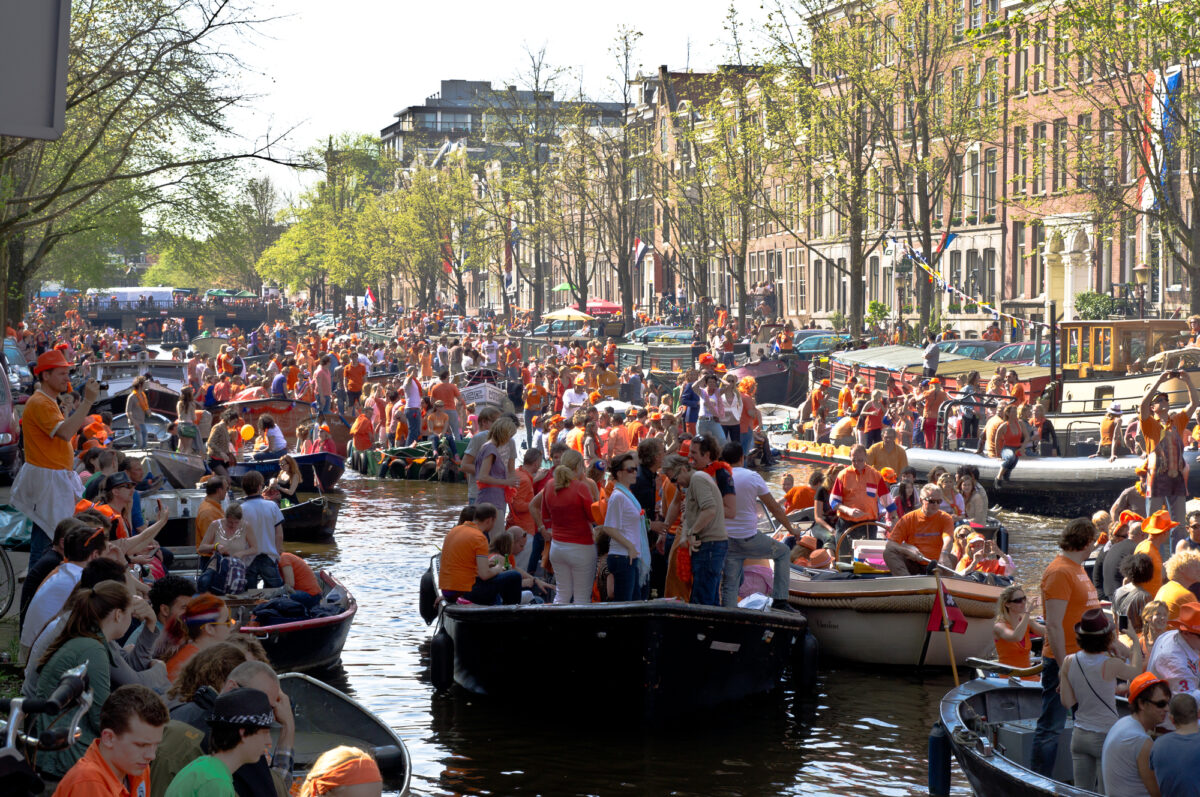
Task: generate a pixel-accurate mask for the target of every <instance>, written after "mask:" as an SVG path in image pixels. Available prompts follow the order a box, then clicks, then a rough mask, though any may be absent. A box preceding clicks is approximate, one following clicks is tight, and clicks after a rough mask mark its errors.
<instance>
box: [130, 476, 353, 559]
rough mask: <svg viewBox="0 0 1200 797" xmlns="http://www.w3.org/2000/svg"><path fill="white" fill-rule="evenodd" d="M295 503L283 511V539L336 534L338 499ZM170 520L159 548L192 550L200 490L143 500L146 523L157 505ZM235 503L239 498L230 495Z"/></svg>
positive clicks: (162, 493) (311, 538) (319, 497)
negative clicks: (181, 547)
mask: <svg viewBox="0 0 1200 797" xmlns="http://www.w3.org/2000/svg"><path fill="white" fill-rule="evenodd" d="M296 497H297V499H298V502H297V503H295V504H292V505H291V506H289V507H286V508H284V509H283V510H282V512H283V539H284V540H296V541H301V542H312V541H318V542H321V541H328V540H329V538H330V537H332V536H333V534H334V532H335V531H336V530H337V520H338V512H339V511H340V510H341V495H340V494H334V495H301V494H300V493H297V494H296ZM158 500H161V501H162V502H163V508H164V510H165V511H166V512H167V516H168V517H169V518H170V519H169V520H168V521H167V525H166V526H165V527H164V528H163V530H162V531H160V532H159V533H158V537H157V538H156V539H157V541H158V544H159V545H163V546H167V547H171V548H176V547H180V546H192V547H195V546H196V543H197V542H199V540H197V539H196V514H197V513H198V512H199V511H200V504H202V503H203V502H204V491H203V490H196V489H193V490H159V491H158V492H154V493H149V494H147V495H144V496H142V511H143V513H145V515H146V522H148V523H149V522H153V520H154V519H156V517H157V516H156V514H155V512H156V509H155V507H156V506H157V501H158ZM230 500H231V501H234V502H236V501H237V500H239V496H237V495H233V496H231V497H230Z"/></svg>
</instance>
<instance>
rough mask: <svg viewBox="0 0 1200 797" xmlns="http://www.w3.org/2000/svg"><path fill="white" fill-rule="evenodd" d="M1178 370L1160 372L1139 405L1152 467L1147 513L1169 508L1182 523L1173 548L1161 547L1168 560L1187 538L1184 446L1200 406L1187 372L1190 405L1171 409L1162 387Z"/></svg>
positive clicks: (1178, 522)
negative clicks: (1184, 538)
mask: <svg viewBox="0 0 1200 797" xmlns="http://www.w3.org/2000/svg"><path fill="white" fill-rule="evenodd" d="M1176 373H1177V372H1175V371H1163V372H1162V373H1161V374H1159V375H1158V379H1156V380H1155V381H1154V384H1153V385H1151V386H1150V389H1149V390H1147V391H1146V395H1145V397H1144V398H1143V399H1142V403H1141V405H1140V406H1139V407H1138V418H1139V424H1140V427H1139V428H1140V431H1141V433H1142V437H1143V439H1144V440H1145V441H1146V454H1147V455H1148V456H1147V465H1148V466H1149V476H1148V478H1149V487H1148V489H1147V490H1146V514H1147V515H1152V514H1154V513H1155V512H1156V511H1158V510H1159V509H1166V510H1167V511H1168V512H1169V513H1170V515H1171V520H1173V521H1175V522H1176V523H1177V524H1179V526H1178V529H1179V530H1178V532H1177V533H1175V534H1174V535H1173V536H1172V537H1171V544H1170V547H1166V548H1162V550H1161V553H1162V555H1163V558H1164V559H1165V558H1167V557H1168V556H1169V555H1170V552H1171V551H1173V550H1174V549H1175V545H1177V544H1178V543H1179V540H1181V539H1183V537H1184V529H1183V528H1182V526H1183V521H1184V512H1185V510H1186V507H1185V503H1186V501H1187V479H1188V476H1187V471H1188V466H1187V463H1186V462H1185V461H1184V458H1183V449H1184V444H1185V435H1186V434H1187V426H1188V421H1189V420H1190V419H1191V417H1192V416H1193V415H1194V414H1195V413H1196V408H1197V406H1200V399H1198V398H1197V394H1196V388H1195V387H1193V386H1192V380H1191V378H1190V377H1189V376H1188V375H1187V374H1183V375H1182V381H1183V383H1184V384H1185V385H1187V391H1188V405H1187V408H1186V409H1184V410H1183V411H1182V412H1174V413H1173V412H1171V397H1170V395H1169V394H1167V393H1164V392H1162V391H1160V390H1159V386H1161V385H1162V383H1163V382H1165V381H1167V380H1168V379H1172V378H1175V375H1176ZM1164 543H1165V540H1164Z"/></svg>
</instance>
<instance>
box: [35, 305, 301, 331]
mask: <svg viewBox="0 0 1200 797" xmlns="http://www.w3.org/2000/svg"><path fill="white" fill-rule="evenodd" d="M67 310H75V311H77V312H78V313H79V316H80V317H81V318H82V319H83V320H84V321H86V322H87V323H88V324H89V325H91V326H93V327H99V328H104V327H113V328H115V329H127V330H132V329H137V326H138V324H139V323H140V324H143V325H145V327H146V331H147V336H148V337H152V338H153V337H158V335H157V334H150V333H151V332H152V331H154V330H155V329H159V328H161V325H162V322H164V321H166V320H167V319H168V318H173V319H177V320H181V321H182V322H183V325H184V328H185V329H186V330H187V332H188V334H189V335H192V336H194V335H198V334H199V333H200V328H201V319H203V326H204V328H205V329H210V330H211V329H213V328H215V327H231V326H234V325H235V324H236V325H237V326H238V327H241V328H242V329H252V328H254V327H256V326H258V325H259V324H262V323H263V322H264V321H266V322H269V323H274V322H275V321H276V320H277V319H284V320H288V319H290V318H291V308H290V307H289V306H288V305H286V304H279V303H277V302H270V301H266V300H263V299H212V300H210V299H205V298H201V297H184V298H181V299H179V300H170V301H164V300H154V299H139V300H134V301H118V300H116V299H113V300H110V301H103V300H97V299H94V298H93V299H89V298H80V299H78V300H68V301H63V300H61V299H60V300H51V301H50V302H48V303H47V304H46V307H45V313H46V318H47V320H49V321H50V322H51V323H61V322H62V321H64V320H65V318H66V311H67Z"/></svg>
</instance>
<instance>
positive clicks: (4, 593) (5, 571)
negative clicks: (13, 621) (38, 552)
mask: <svg viewBox="0 0 1200 797" xmlns="http://www.w3.org/2000/svg"><path fill="white" fill-rule="evenodd" d="M30 564H31V565H32V564H33V563H32V562H30ZM16 596H17V575H16V573H14V572H13V566H12V560H11V559H9V558H8V551H7V549H5V548H4V546H0V617H3V616H4V615H6V614H8V610H9V609H10V608H12V603H13V599H14V598H16Z"/></svg>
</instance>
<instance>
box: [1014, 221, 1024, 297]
mask: <svg viewBox="0 0 1200 797" xmlns="http://www.w3.org/2000/svg"><path fill="white" fill-rule="evenodd" d="M1013 298H1021V299H1023V298H1025V222H1023V221H1014V222H1013Z"/></svg>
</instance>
